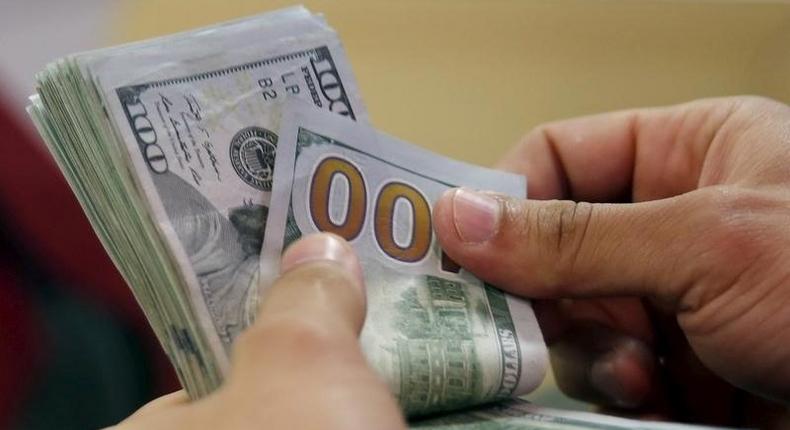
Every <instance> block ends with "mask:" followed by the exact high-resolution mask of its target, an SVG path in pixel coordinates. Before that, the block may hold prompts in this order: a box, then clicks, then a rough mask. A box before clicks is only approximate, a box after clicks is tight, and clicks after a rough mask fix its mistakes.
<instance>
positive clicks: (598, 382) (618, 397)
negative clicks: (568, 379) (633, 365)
mask: <svg viewBox="0 0 790 430" xmlns="http://www.w3.org/2000/svg"><path fill="white" fill-rule="evenodd" d="M621 356H622V354H619V353H617V352H612V353H609V354H606V355H604V356H603V357H601V358H599V359H598V360H597V361H596V362H595V363H593V365H592V368H591V369H590V384H591V385H592V386H593V388H595V389H596V390H598V391H599V392H600V393H601V394H602V395H604V396H606V397H607V398H608V399H609V400H610V401H611V402H612V403H613V404H614V405H616V406H619V407H632V406H636V404H635V403H638V402H637V401H635V399H633V398H632V397H633V396H632V395H630V393H629V392H628V391H627V389H626V387H625V386H624V385H623V383H622V382H621V380H620V375H619V374H618V371H617V367H618V365H619V363H618V361H619V360H620V359H621Z"/></svg>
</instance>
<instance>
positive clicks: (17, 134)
mask: <svg viewBox="0 0 790 430" xmlns="http://www.w3.org/2000/svg"><path fill="white" fill-rule="evenodd" d="M0 100H2V98H0ZM19 120H27V118H17V117H15V116H13V115H12V113H11V112H10V111H9V110H8V109H7V107H5V106H3V104H2V103H0V205H2V209H3V213H4V214H5V216H6V218H7V219H8V218H10V219H8V220H9V221H10V222H11V224H12V225H13V226H14V231H13V232H12V233H13V234H14V235H15V236H16V238H17V239H20V241H19V243H21V244H24V246H26V247H28V249H27V251H28V252H32V253H33V254H34V255H35V256H36V257H38V260H39V261H40V263H42V264H44V265H45V266H47V268H48V269H49V270H51V271H52V272H53V273H54V274H55V275H56V276H57V277H58V278H61V279H65V280H68V281H71V282H73V283H75V284H79V288H80V289H82V290H83V291H85V292H87V293H89V294H90V295H91V296H93V297H98V298H100V299H101V300H103V301H105V302H107V303H108V304H110V305H111V306H113V307H114V308H118V309H119V310H120V311H121V312H123V313H124V314H126V315H129V316H132V317H133V318H136V319H137V320H138V321H142V320H141V319H140V318H142V314H141V313H140V311H139V309H138V308H137V305H136V304H135V303H134V301H133V300H130V297H129V290H128V288H127V287H126V284H125V283H124V281H123V279H122V278H121V276H120V275H119V274H118V272H117V270H116V269H115V267H114V266H113V264H112V262H111V261H110V259H109V257H108V256H107V254H106V253H105V252H104V249H103V248H102V246H101V244H100V242H99V240H98V239H97V238H96V236H95V234H94V233H93V230H92V228H91V227H90V224H89V223H88V220H87V219H86V218H85V215H84V214H83V213H82V209H81V208H80V206H79V204H78V203H77V201H76V199H75V198H74V195H73V194H72V193H71V190H70V189H69V187H68V185H67V184H66V182H65V180H64V179H63V177H62V176H61V174H60V171H59V170H58V169H57V168H56V166H55V164H54V162H53V161H52V159H51V157H50V156H49V154H48V153H46V152H45V151H46V150H45V149H44V146H43V144H42V143H40V141H39V140H38V139H36V138H35V137H33V136H31V135H29V134H28V133H26V129H24V128H22V126H21V125H20V124H18V123H17V122H16V121H19Z"/></svg>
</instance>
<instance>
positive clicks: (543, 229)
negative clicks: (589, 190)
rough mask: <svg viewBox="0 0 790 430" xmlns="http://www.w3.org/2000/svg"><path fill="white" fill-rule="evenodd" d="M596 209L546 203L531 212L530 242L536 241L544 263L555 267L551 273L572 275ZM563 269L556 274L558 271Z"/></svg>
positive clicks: (580, 205)
mask: <svg viewBox="0 0 790 430" xmlns="http://www.w3.org/2000/svg"><path fill="white" fill-rule="evenodd" d="M593 208H594V205H593V204H590V203H584V202H578V203H577V202H570V201H559V200H554V201H547V202H543V203H541V204H539V205H537V206H536V207H535V209H534V210H532V211H531V212H532V213H531V216H530V218H531V222H529V221H528V224H532V227H530V230H531V231H532V235H531V237H530V240H534V241H537V243H538V244H539V246H538V249H539V250H540V252H541V253H543V255H542V256H541V257H542V258H541V259H542V260H544V261H546V260H548V261H547V262H549V263H550V264H551V265H553V266H554V267H555V269H554V270H552V271H551V272H552V273H557V274H561V273H572V272H573V271H574V268H575V266H576V264H577V261H578V258H579V254H580V253H581V252H582V251H583V249H584V246H585V243H586V241H585V237H586V235H587V230H588V228H589V226H590V222H591V220H592V216H593ZM557 267H559V268H561V269H560V270H556V268H557Z"/></svg>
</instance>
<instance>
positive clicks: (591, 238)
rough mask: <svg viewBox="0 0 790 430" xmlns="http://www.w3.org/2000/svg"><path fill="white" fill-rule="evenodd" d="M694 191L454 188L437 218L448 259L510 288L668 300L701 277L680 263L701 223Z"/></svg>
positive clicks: (552, 294) (532, 293) (539, 294)
mask: <svg viewBox="0 0 790 430" xmlns="http://www.w3.org/2000/svg"><path fill="white" fill-rule="evenodd" d="M691 194H692V193H689V194H686V195H683V196H678V197H674V198H670V199H664V200H656V201H650V202H643V203H635V204H591V203H576V202H571V201H558V200H552V201H538V200H522V199H514V198H509V197H505V196H502V195H497V194H492V193H484V192H475V191H471V190H468V189H454V190H449V191H447V192H446V193H445V194H444V195H443V196H442V197H441V198H440V199H439V201H438V202H437V203H436V205H435V207H434V225H435V230H436V235H437V237H438V239H439V242H440V243H441V245H442V247H443V249H444V251H445V252H446V253H447V255H448V256H449V257H450V258H451V259H453V260H454V261H455V262H456V263H458V264H459V265H461V266H462V267H464V268H465V269H467V270H469V271H470V272H472V273H474V274H476V275H477V276H479V277H480V278H482V279H484V280H486V281H488V282H490V283H492V284H494V285H496V286H498V287H500V288H502V289H505V290H508V291H511V292H513V293H515V294H520V295H523V296H527V297H532V298H559V297H591V296H611V295H652V296H657V298H659V299H667V300H669V301H671V302H674V301H676V300H677V299H679V298H680V297H681V295H682V294H683V289H684V288H687V287H688V285H690V282H692V281H693V280H694V277H695V276H696V275H697V273H695V272H694V269H693V267H691V265H689V264H683V263H687V261H685V262H684V258H686V260H687V259H688V257H689V256H690V254H694V253H696V252H698V251H701V250H700V249H699V248H698V249H695V247H697V245H696V244H695V242H696V239H695V235H698V234H700V233H701V232H703V231H704V229H705V222H704V217H699V216H692V215H693V214H695V213H696V212H699V211H698V210H697V206H698V205H697V204H696V203H695V200H696V199H694V198H693V197H687V196H690V195H691ZM690 214H691V215H690ZM659 286H660V287H659Z"/></svg>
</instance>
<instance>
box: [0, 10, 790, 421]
mask: <svg viewBox="0 0 790 430" xmlns="http://www.w3.org/2000/svg"><path fill="white" fill-rule="evenodd" d="M304 3H305V4H306V5H307V6H308V7H309V8H311V9H312V10H313V11H317V12H323V13H325V14H326V17H327V19H328V20H329V22H330V24H331V25H332V26H333V27H334V28H335V29H336V30H337V31H338V32H339V34H340V36H341V38H342V40H343V42H344V45H345V47H346V50H347V53H348V56H349V57H350V59H351V62H352V66H353V68H354V71H355V74H356V76H357V79H358V80H359V84H360V87H361V91H362V94H363V96H364V98H365V101H366V104H367V106H368V108H369V111H370V114H371V120H372V122H373V124H374V125H375V126H376V127H378V128H380V129H382V130H384V131H386V132H389V133H391V134H394V135H397V136H399V137H401V138H403V139H406V140H409V141H412V142H414V143H416V144H419V145H422V146H424V147H426V148H429V149H431V150H434V151H437V152H440V153H443V154H445V155H449V156H452V157H455V158H460V159H462V160H466V161H470V162H473V163H477V164H482V165H490V164H492V163H494V162H495V161H496V160H497V159H498V157H500V156H501V154H502V153H503V152H504V151H505V150H506V149H507V148H508V147H509V146H510V145H512V144H514V143H515V142H516V141H517V140H518V138H519V137H520V136H521V135H523V134H524V133H526V132H527V131H528V130H529V129H530V128H532V127H534V126H535V125H537V124H539V123H542V122H545V121H551V120H556V119H560V118H567V117H572V116H577V115H584V114H590V113H596V112H602V111H608V110H615V109H624V108H629V107H638V106H647V105H664V104H672V103H679V102H683V101H687V100H691V99H695V98H700V97H712V96H724V95H734V94H747V93H748V94H760V95H765V96H769V97H773V98H776V99H779V100H781V101H784V102H788V101H790V85H788V81H787V76H790V55H788V52H787V47H788V46H790V3H787V2H779V1H636V0H600V1H587V0H585V1H583V0H550V1H549V0H546V1H537V0H534V1H506V0H491V1H483V0H478V1H473V0H433V1H416V0H399V1H391V0H389V1H387V0H359V1H350V0H349V1H305V2H304ZM291 4H293V3H292V2H285V1H266V0H258V1H253V0H225V1H222V2H219V1H208V0H189V1H187V0H170V1H156V0H71V1H68V2H64V1H58V0H26V1H21V0H20V1H15V0H0V428H12V429H16V428H20V429H21V428H30V429H37V428H52V427H58V428H61V429H71V428H96V427H101V426H105V425H109V424H112V423H115V422H117V421H118V420H120V419H122V418H123V417H125V416H127V415H128V414H129V413H130V412H131V411H133V410H134V409H136V408H137V407H139V406H140V405H141V404H142V403H143V402H145V401H147V400H149V399H151V398H153V397H155V396H158V395H161V394H163V393H165V392H169V391H173V390H175V389H177V388H178V384H177V381H176V380H175V378H174V376H173V372H172V369H171V368H170V366H169V364H168V362H167V360H166V358H165V357H164V356H163V354H162V353H161V351H160V349H159V347H158V344H157V343H156V340H155V339H153V336H152V333H151V331H150V330H149V329H148V326H147V323H146V322H145V319H144V318H143V316H142V314H141V313H140V311H139V310H138V309H137V306H136V304H135V303H134V300H133V298H132V296H131V294H130V292H129V291H128V289H127V288H126V286H125V285H124V283H123V281H122V280H121V278H120V277H119V276H118V274H117V273H116V272H115V270H114V268H113V267H112V264H111V263H110V261H109V260H108V258H107V257H106V255H105V254H104V251H103V250H102V249H101V246H100V245H99V243H98V241H97V240H96V238H95V237H94V236H93V233H92V231H91V229H90V227H89V225H88V223H87V221H86V220H85V219H84V217H83V215H82V212H81V210H80V208H79V206H78V204H77V203H76V201H75V200H74V198H73V197H72V195H71V193H70V191H69V189H68V186H67V185H66V183H65V182H64V181H63V179H62V177H61V176H60V174H59V173H58V171H57V169H56V168H55V167H54V164H53V163H52V161H51V159H50V157H49V156H48V154H47V153H46V152H45V150H44V148H43V146H42V144H41V143H40V142H39V139H38V137H37V136H36V134H35V132H34V130H33V127H32V124H31V123H30V122H29V121H28V119H27V117H26V116H25V114H24V105H25V103H26V98H27V95H28V94H30V93H32V92H33V86H34V74H35V73H36V72H37V71H39V70H40V69H42V68H43V67H44V66H45V64H46V63H47V62H48V61H50V60H52V59H54V58H56V57H60V56H63V55H66V54H68V53H71V52H74V51H80V50H85V49H91V48H97V47H103V46H109V45H113V44H118V43H122V42H127V41H131V40H137V39H142V38H148V37H152V36H157V35H162V34H167V33H171V32H175V31H180V30H185V29H189V28H192V27H196V26H202V25H208V24H212V23H215V22H218V21H223V20H227V19H231V18H236V17H241V16H244V15H249V14H256V13H261V12H264V11H267V10H271V9H275V8H278V7H282V6H288V5H291ZM530 399H532V400H533V401H535V402H537V403H543V404H548V405H552V406H558V407H569V408H585V407H586V405H584V404H581V403H576V402H573V401H571V400H569V399H567V398H565V397H564V396H562V395H560V394H559V393H558V391H557V390H556V388H555V387H554V386H553V383H552V380H551V378H548V379H547V381H546V383H545V384H544V386H543V387H541V389H540V390H539V391H538V392H537V393H535V394H534V395H532V396H530Z"/></svg>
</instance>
